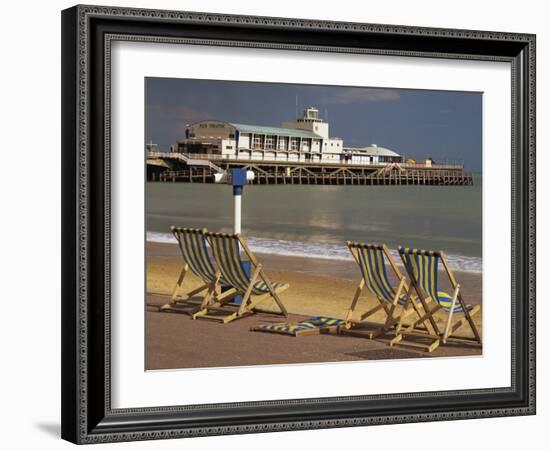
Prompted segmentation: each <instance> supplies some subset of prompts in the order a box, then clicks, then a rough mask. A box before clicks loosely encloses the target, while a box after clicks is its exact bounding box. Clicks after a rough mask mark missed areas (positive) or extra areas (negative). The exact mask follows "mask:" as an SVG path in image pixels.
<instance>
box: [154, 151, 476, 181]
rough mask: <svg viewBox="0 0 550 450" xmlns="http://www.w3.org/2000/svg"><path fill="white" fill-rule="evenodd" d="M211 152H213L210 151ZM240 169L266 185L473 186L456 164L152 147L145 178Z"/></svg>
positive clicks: (208, 177)
mask: <svg viewBox="0 0 550 450" xmlns="http://www.w3.org/2000/svg"><path fill="white" fill-rule="evenodd" d="M209 156H211V155H209ZM236 168H242V169H245V170H252V171H253V172H254V173H255V179H254V180H252V181H251V182H250V184H265V185H279V184H281V185H286V184H297V185H350V186H384V185H392V186H393V185H424V186H471V185H473V183H474V181H473V176H472V174H471V173H467V172H465V171H464V167H463V166H462V165H458V164H432V165H426V164H416V163H415V164H411V163H389V164H378V165H376V164H357V163H353V164H350V163H346V162H344V161H342V162H335V163H314V162H296V161H267V160H262V161H256V160H245V159H221V158H220V159H215V160H214V161H213V160H212V158H205V157H203V158H200V157H197V156H194V155H186V154H183V153H178V152H149V153H148V155H147V180H148V181H158V182H172V183H175V182H180V183H214V175H215V174H216V173H223V172H226V171H231V169H236Z"/></svg>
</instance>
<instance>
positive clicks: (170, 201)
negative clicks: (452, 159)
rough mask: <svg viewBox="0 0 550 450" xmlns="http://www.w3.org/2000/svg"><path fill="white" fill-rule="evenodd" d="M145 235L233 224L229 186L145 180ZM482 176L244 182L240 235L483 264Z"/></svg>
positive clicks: (255, 243) (292, 250)
mask: <svg viewBox="0 0 550 450" xmlns="http://www.w3.org/2000/svg"><path fill="white" fill-rule="evenodd" d="M146 200H147V231H148V240H151V241H160V242H164V241H172V238H171V235H170V234H169V227H170V225H178V226H186V227H201V228H202V227H206V228H208V229H209V230H212V231H231V228H232V223H233V198H232V191H231V187H230V186H227V185H214V184H206V185H205V184H187V183H148V184H147V189H146ZM481 212H482V208H481V182H480V180H477V183H476V185H475V186H460V187H430V186H368V187H358V186H288V185H287V186H280V185H279V186H248V187H246V188H245V194H244V196H243V234H245V236H246V237H247V239H248V241H249V243H250V245H251V247H252V248H253V250H255V251H257V252H264V253H277V254H283V255H299V256H310V257H321V258H337V259H349V258H350V255H349V252H348V250H347V248H346V247H345V244H344V243H345V241H346V240H353V241H362V242H384V243H386V244H388V245H389V246H390V247H391V248H394V249H395V248H396V247H397V245H405V246H409V247H421V248H427V249H441V250H445V251H446V253H447V254H448V255H449V260H450V264H451V265H452V266H454V267H455V268H456V269H461V270H468V271H476V272H477V271H481V232H482V227H481Z"/></svg>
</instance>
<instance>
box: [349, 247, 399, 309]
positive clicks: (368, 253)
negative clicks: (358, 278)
mask: <svg viewBox="0 0 550 450" xmlns="http://www.w3.org/2000/svg"><path fill="white" fill-rule="evenodd" d="M348 247H349V249H350V251H351V253H352V254H353V256H354V258H355V260H356V261H357V263H358V265H359V268H360V269H361V274H362V275H363V279H364V280H365V285H366V287H367V289H368V290H369V291H371V292H372V293H373V294H374V295H376V296H377V297H378V298H380V299H382V300H385V301H386V302H388V303H392V302H393V299H394V298H395V289H394V288H393V287H392V285H391V282H390V280H389V279H388V274H387V272H386V264H385V262H384V251H383V250H382V246H381V245H376V244H359V243H349V244H348ZM406 300H407V296H406V294H403V295H401V296H400V298H399V299H398V300H397V303H398V304H399V305H404V304H405V302H406Z"/></svg>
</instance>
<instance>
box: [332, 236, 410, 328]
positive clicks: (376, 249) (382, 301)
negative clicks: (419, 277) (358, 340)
mask: <svg viewBox="0 0 550 450" xmlns="http://www.w3.org/2000/svg"><path fill="white" fill-rule="evenodd" d="M347 246H348V248H349V250H350V252H351V254H352V255H353V258H354V259H355V262H356V263H357V265H358V266H359V270H360V272H361V276H362V278H361V282H360V283H359V286H358V287H357V290H356V292H355V296H354V298H353V301H352V304H351V306H350V308H349V310H348V314H347V317H346V324H345V326H344V327H342V332H343V333H345V334H352V335H357V336H365V335H366V336H367V337H369V338H371V339H372V338H374V337H377V336H379V335H381V334H384V333H385V332H387V331H389V330H390V329H392V328H394V327H395V326H396V324H397V323H398V320H399V317H404V318H406V317H408V316H409V315H410V314H412V313H413V312H415V311H417V314H420V312H419V311H418V308H417V307H416V304H415V303H414V302H411V303H412V307H411V304H409V302H408V298H409V297H408V292H407V284H406V278H405V277H404V276H403V275H402V274H401V272H400V270H399V268H398V267H397V265H396V264H395V262H394V261H393V258H392V256H391V254H390V252H389V250H388V248H387V247H386V246H385V245H383V244H382V245H380V244H365V243H358V242H351V241H348V242H347ZM386 262H388V265H389V267H390V268H391V270H392V271H393V273H394V274H395V276H396V278H397V280H398V281H399V284H398V286H397V287H394V286H393V285H392V283H391V281H390V279H389V277H388V272H387V268H386ZM365 288H366V289H367V290H368V291H370V292H371V293H372V294H373V295H374V296H375V297H376V298H377V299H378V302H379V304H378V305H377V306H375V307H374V308H371V309H370V310H369V311H367V312H366V313H364V314H362V315H361V316H360V318H359V320H354V319H353V315H354V311H355V307H356V305H357V303H358V301H359V298H360V296H361V293H362V291H363V290H364V289H365ZM380 310H384V312H385V314H386V321H385V322H384V323H383V324H382V325H381V327H379V328H378V329H377V330H376V331H374V332H367V333H365V332H364V331H363V330H360V329H359V328H360V326H361V324H362V323H363V322H364V321H365V319H367V318H368V317H370V316H372V315H373V314H375V313H376V312H377V311H380ZM399 310H401V312H400V314H399V315H398V316H396V314H397V313H398V312H399ZM354 328H358V329H357V330H354Z"/></svg>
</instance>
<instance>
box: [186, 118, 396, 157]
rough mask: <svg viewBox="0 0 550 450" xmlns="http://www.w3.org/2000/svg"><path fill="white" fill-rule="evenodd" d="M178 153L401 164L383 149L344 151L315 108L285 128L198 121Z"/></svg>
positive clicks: (283, 126)
mask: <svg viewBox="0 0 550 450" xmlns="http://www.w3.org/2000/svg"><path fill="white" fill-rule="evenodd" d="M176 151H178V152H180V153H186V154H191V155H195V156H196V157H197V158H198V157H201V156H202V157H205V158H211V159H235V160H248V161H292V162H311V163H338V162H342V163H349V164H384V163H387V162H400V161H401V157H400V156H399V155H398V154H397V153H395V152H393V151H391V150H388V149H382V148H381V147H376V146H369V147H364V148H344V142H343V140H342V139H340V138H335V137H330V135H329V124H328V123H327V122H324V121H323V120H322V119H320V118H319V111H318V110H317V109H316V108H314V107H309V108H306V109H305V110H304V114H303V116H302V117H300V118H298V119H296V120H295V121H293V122H285V123H283V125H282V127H266V126H261V125H246V124H239V123H230V122H222V121H216V120H204V121H201V122H197V123H195V124H192V125H189V126H188V127H187V129H186V135H185V139H184V140H181V141H178V142H177V143H176ZM369 152H372V155H371V154H370V153H369ZM388 152H389V153H388ZM386 160H387V161H386Z"/></svg>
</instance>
